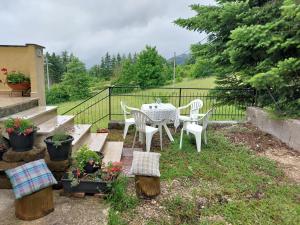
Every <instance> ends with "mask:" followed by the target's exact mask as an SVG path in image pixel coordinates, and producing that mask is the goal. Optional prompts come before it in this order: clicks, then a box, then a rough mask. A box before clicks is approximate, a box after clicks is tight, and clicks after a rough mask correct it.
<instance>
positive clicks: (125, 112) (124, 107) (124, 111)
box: [120, 101, 130, 120]
mask: <svg viewBox="0 0 300 225" xmlns="http://www.w3.org/2000/svg"><path fill="white" fill-rule="evenodd" d="M120 104H121V109H122V111H123V114H124V120H126V119H127V114H130V112H128V111H127V109H126V108H127V107H126V105H125V103H124V102H122V101H121V102H120Z"/></svg>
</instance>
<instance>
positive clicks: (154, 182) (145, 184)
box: [135, 175, 160, 198]
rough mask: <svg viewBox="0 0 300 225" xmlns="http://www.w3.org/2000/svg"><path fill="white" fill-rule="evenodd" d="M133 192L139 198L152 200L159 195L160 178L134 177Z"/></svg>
mask: <svg viewBox="0 0 300 225" xmlns="http://www.w3.org/2000/svg"><path fill="white" fill-rule="evenodd" d="M135 190H136V195H137V196H138V197H140V198H154V197H156V196H157V195H159V194H160V178H159V177H150V176H140V175H136V176H135Z"/></svg>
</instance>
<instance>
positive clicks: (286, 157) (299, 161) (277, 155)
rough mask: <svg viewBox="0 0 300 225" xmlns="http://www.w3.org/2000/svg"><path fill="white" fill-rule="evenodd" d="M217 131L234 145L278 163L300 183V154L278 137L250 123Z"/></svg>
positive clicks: (219, 128)
mask: <svg viewBox="0 0 300 225" xmlns="http://www.w3.org/2000/svg"><path fill="white" fill-rule="evenodd" d="M215 129H218V130H221V131H222V132H223V133H224V134H225V136H226V137H228V138H229V139H230V140H231V141H232V142H233V143H235V144H243V145H246V146H248V147H249V148H250V149H251V150H253V151H254V152H255V153H256V154H258V155H260V156H265V157H267V158H269V159H272V160H274V161H276V162H278V164H279V165H280V167H282V168H283V170H284V172H285V174H286V176H287V177H289V178H290V179H292V180H293V181H295V182H297V183H300V153H299V152H297V151H295V150H293V149H292V148H289V147H288V146H287V145H286V144H285V143H283V142H281V141H280V140H279V139H277V138H276V137H274V136H272V135H270V134H267V133H264V132H262V131H261V130H259V129H258V128H257V127H255V126H253V125H251V124H249V123H246V124H238V125H232V126H227V127H218V128H215Z"/></svg>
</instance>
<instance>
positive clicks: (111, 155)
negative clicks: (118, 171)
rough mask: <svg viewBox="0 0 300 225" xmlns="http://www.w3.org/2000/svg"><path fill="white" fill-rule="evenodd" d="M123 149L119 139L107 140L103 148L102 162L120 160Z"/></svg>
mask: <svg viewBox="0 0 300 225" xmlns="http://www.w3.org/2000/svg"><path fill="white" fill-rule="evenodd" d="M122 151H123V142H120V141H108V142H106V143H105V145H104V148H103V155H104V158H103V160H102V163H104V165H107V164H108V163H109V162H120V161H121V157H122Z"/></svg>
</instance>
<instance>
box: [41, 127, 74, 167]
mask: <svg viewBox="0 0 300 225" xmlns="http://www.w3.org/2000/svg"><path fill="white" fill-rule="evenodd" d="M73 140H74V138H73V137H72V136H71V135H69V134H67V133H66V132H57V133H55V134H54V135H52V136H49V137H47V138H46V139H45V140H44V142H45V143H46V145H47V150H48V153H49V157H50V159H51V160H52V161H62V160H67V159H68V158H69V156H70V155H71V152H72V141H73Z"/></svg>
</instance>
